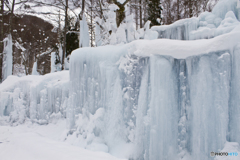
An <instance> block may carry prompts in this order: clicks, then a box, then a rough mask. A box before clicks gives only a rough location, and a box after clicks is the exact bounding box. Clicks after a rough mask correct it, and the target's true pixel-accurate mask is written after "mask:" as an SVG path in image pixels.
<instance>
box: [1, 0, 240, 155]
mask: <svg viewBox="0 0 240 160" xmlns="http://www.w3.org/2000/svg"><path fill="white" fill-rule="evenodd" d="M226 2H228V3H226ZM236 4H237V1H236V0H229V1H226V0H221V1H220V2H219V4H218V5H217V6H216V7H215V9H214V10H213V12H212V13H209V12H205V13H202V14H201V15H200V16H199V17H198V18H191V19H184V20H180V21H178V22H176V23H174V24H172V25H169V26H160V27H153V28H151V30H154V31H157V32H158V38H159V39H155V40H137V41H133V42H131V43H128V44H124V45H122V44H121V45H108V46H102V47H96V48H89V47H84V48H81V49H77V50H75V51H73V53H72V54H71V59H70V70H69V71H62V72H56V73H50V74H47V75H44V76H41V75H37V76H36V75H31V76H26V77H16V76H8V78H7V79H6V80H5V81H3V83H1V85H0V125H1V124H4V123H6V122H7V123H10V124H11V125H19V124H22V123H24V122H25V121H30V122H32V123H37V124H40V125H45V124H48V123H52V122H54V121H56V120H57V119H66V120H67V122H68V123H67V130H65V131H63V132H64V136H63V137H62V140H64V141H68V142H70V143H71V144H73V145H77V146H81V147H83V148H87V149H90V150H94V151H104V152H109V153H111V154H113V155H116V156H118V157H120V158H128V159H133V160H211V159H213V158H212V157H211V156H210V152H212V151H213V152H219V151H220V150H222V149H224V150H225V149H226V148H227V147H226V144H231V143H234V144H240V125H239V122H240V81H239V79H240V39H239V37H240V23H239V21H238V20H237V18H239V17H238V16H237V13H236V12H237V10H236V6H235V5H236ZM223 6H225V8H224V7H223ZM223 8H224V9H223ZM220 10H221V12H220ZM236 146H237V145H236Z"/></svg>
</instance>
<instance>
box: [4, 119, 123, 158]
mask: <svg viewBox="0 0 240 160" xmlns="http://www.w3.org/2000/svg"><path fill="white" fill-rule="evenodd" d="M65 123H66V122H65V121H63V120H59V121H58V122H57V123H56V124H50V125H47V126H39V125H36V124H31V123H29V122H26V123H25V124H24V125H20V126H17V127H11V126H1V127H0V135H1V136H0V157H1V159H2V160H69V159H71V160H120V159H118V158H115V157H113V156H111V155H109V154H107V153H104V152H93V151H89V150H86V149H83V148H80V147H77V146H73V145H70V144H68V143H66V142H61V141H59V139H60V138H61V133H62V132H63V131H64V130H65V125H66V124H65Z"/></svg>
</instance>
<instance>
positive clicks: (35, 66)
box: [32, 61, 39, 75]
mask: <svg viewBox="0 0 240 160" xmlns="http://www.w3.org/2000/svg"><path fill="white" fill-rule="evenodd" d="M32 75H39V73H38V71H37V61H36V62H34V64H33V68H32Z"/></svg>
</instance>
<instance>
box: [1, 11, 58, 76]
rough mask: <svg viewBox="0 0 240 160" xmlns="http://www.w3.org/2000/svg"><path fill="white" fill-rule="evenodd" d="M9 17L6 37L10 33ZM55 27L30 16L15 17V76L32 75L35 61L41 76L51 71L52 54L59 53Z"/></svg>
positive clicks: (5, 31)
mask: <svg viewBox="0 0 240 160" xmlns="http://www.w3.org/2000/svg"><path fill="white" fill-rule="evenodd" d="M8 19H9V16H8V15H7V16H5V17H4V23H5V25H4V33H5V35H4V36H7V33H8ZM53 28H54V27H53V25H52V24H50V23H49V22H46V21H44V20H43V19H41V18H38V17H35V16H30V15H15V16H14V17H13V35H12V38H13V74H14V75H21V74H26V75H28V74H31V73H32V67H33V63H34V61H36V59H37V60H38V72H39V73H40V74H46V73H50V71H51V68H50V66H51V64H50V63H51V61H50V58H51V52H52V51H55V52H56V51H57V47H56V43H57V33H55V32H53Z"/></svg>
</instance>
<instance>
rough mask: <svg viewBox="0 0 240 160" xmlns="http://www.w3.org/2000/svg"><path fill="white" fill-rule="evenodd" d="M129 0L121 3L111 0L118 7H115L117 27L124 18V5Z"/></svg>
mask: <svg viewBox="0 0 240 160" xmlns="http://www.w3.org/2000/svg"><path fill="white" fill-rule="evenodd" d="M129 1H130V0H126V1H125V2H124V3H123V4H122V3H120V2H118V1H117V0H113V3H114V4H116V5H117V6H118V8H119V9H117V14H116V22H117V27H119V26H120V24H121V22H122V21H123V20H124V19H125V16H126V15H125V5H126V4H127V3H128V2H129Z"/></svg>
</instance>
